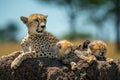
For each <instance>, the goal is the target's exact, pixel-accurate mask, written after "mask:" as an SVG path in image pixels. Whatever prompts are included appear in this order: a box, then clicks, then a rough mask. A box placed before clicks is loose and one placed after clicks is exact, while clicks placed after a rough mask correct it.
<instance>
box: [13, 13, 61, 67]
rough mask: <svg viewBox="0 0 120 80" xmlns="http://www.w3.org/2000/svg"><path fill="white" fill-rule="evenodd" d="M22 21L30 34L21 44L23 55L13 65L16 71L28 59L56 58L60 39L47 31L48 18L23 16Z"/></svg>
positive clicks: (38, 15) (35, 15) (44, 16)
mask: <svg viewBox="0 0 120 80" xmlns="http://www.w3.org/2000/svg"><path fill="white" fill-rule="evenodd" d="M21 20H22V22H23V23H24V24H26V26H27V30H28V32H27V35H26V36H25V37H24V39H23V40H22V42H21V46H22V49H23V53H22V54H20V55H19V56H18V57H17V58H15V60H14V61H13V62H12V63H11V68H12V69H16V68H17V67H19V65H20V64H21V63H22V61H23V60H25V59H27V58H36V57H48V58H55V57H56V54H57V49H56V43H57V42H58V41H59V39H57V38H56V37H55V36H54V35H52V34H51V33H49V32H47V31H46V22H47V16H46V15H43V14H31V15H30V16H29V17H28V18H27V17H24V16H21Z"/></svg>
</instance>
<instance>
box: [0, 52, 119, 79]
mask: <svg viewBox="0 0 120 80" xmlns="http://www.w3.org/2000/svg"><path fill="white" fill-rule="evenodd" d="M19 54H21V52H19V51H18V52H14V53H13V54H12V55H9V56H6V57H4V58H2V57H1V58H0V80H120V59H118V60H115V61H112V62H110V63H108V62H106V61H93V62H92V63H90V64H89V63H87V62H85V61H83V60H81V59H80V60H79V61H78V62H77V68H76V70H71V67H70V65H65V64H62V62H61V61H59V60H57V59H48V58H35V59H27V60H25V61H23V63H22V64H21V65H20V67H18V69H17V70H11V68H10V65H11V62H12V61H13V60H14V59H15V58H16V57H17V56H18V55H19Z"/></svg>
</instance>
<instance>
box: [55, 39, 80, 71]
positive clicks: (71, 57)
mask: <svg viewBox="0 0 120 80" xmlns="http://www.w3.org/2000/svg"><path fill="white" fill-rule="evenodd" d="M56 45H57V47H58V54H57V58H58V59H60V60H61V61H62V62H63V63H64V64H70V65H71V69H72V70H73V69H74V68H75V67H76V61H77V60H78V57H77V56H76V54H75V53H74V50H73V46H74V45H73V44H72V43H71V42H69V41H67V40H61V41H59V42H58V43H57V44H56Z"/></svg>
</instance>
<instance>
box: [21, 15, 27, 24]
mask: <svg viewBox="0 0 120 80" xmlns="http://www.w3.org/2000/svg"><path fill="white" fill-rule="evenodd" d="M20 19H21V21H22V22H23V23H24V24H26V23H27V22H28V18H27V17H24V16H21V17H20Z"/></svg>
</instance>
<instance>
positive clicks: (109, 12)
mask: <svg viewBox="0 0 120 80" xmlns="http://www.w3.org/2000/svg"><path fill="white" fill-rule="evenodd" d="M85 1H86V2H87V1H88V0H85ZM95 1H96V2H95ZM104 1H105V2H103V1H101V0H99V2H97V0H89V1H88V3H87V6H88V7H89V8H90V7H91V5H92V9H94V10H95V11H94V14H95V12H97V11H98V10H99V9H100V8H101V7H100V6H104V5H105V6H104V7H107V8H106V11H105V14H104V15H102V16H100V15H101V14H100V15H98V14H97V16H96V17H95V15H93V14H92V15H91V16H92V18H91V19H93V20H92V21H93V22H94V23H95V24H97V25H98V27H100V26H101V27H102V24H103V23H105V21H107V20H108V19H111V20H113V21H114V22H115V32H116V34H115V35H116V45H117V47H116V48H117V50H120V0H104ZM98 3H100V4H101V5H98ZM93 5H94V7H93ZM96 8H97V9H96ZM92 13H93V12H92ZM93 16H94V17H93Z"/></svg>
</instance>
